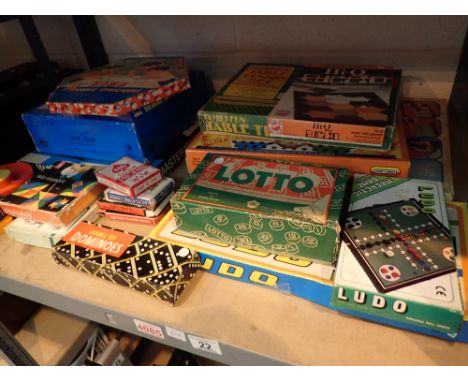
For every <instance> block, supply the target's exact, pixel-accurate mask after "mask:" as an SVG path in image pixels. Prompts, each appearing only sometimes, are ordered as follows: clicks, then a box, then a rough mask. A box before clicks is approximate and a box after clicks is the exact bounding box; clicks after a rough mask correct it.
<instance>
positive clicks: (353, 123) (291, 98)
mask: <svg viewBox="0 0 468 382" xmlns="http://www.w3.org/2000/svg"><path fill="white" fill-rule="evenodd" d="M314 71H318V72H317V73H318V74H317V73H315V74H316V76H315V77H314V78H313V73H314ZM327 71H330V72H333V73H331V74H330V73H328V74H327V73H325V72H327ZM322 72H324V74H325V75H321V74H320V73H322ZM337 72H339V73H338V74H337ZM400 73H401V72H400V71H399V70H393V69H387V68H364V67H359V68H356V67H353V68H351V67H348V68H344V67H340V68H337V67H328V68H314V67H307V66H294V65H275V64H253V63H249V64H246V65H245V66H244V67H243V68H242V69H241V70H240V71H239V72H238V73H237V74H236V75H235V76H234V77H233V78H232V79H231V80H230V81H229V82H228V83H227V84H226V85H225V86H224V87H223V88H222V89H221V90H220V91H219V92H218V93H217V94H216V95H215V96H214V97H212V98H211V100H210V101H209V102H208V103H207V104H206V105H205V106H204V107H203V108H202V109H201V110H200V112H199V114H198V115H199V120H200V128H201V129H202V130H203V131H204V132H210V133H213V134H239V135H244V136H246V139H247V137H248V136H257V137H276V138H279V139H293V140H297V141H302V142H304V141H308V142H315V143H318V144H327V145H336V146H346V147H361V148H369V149H375V150H388V149H389V147H390V146H391V143H392V136H393V133H394V127H395V110H396V97H397V93H398V89H399V83H400ZM304 78H305V79H306V80H304ZM330 81H332V82H330ZM315 82H316V83H315ZM343 82H346V85H345V88H343V86H340V85H339V84H340V83H343ZM351 88H352V89H351ZM303 93H307V94H309V97H312V98H314V99H315V101H314V102H313V104H308V105H302V104H303V103H304V102H300V100H301V99H302V98H301V97H298V95H299V94H303ZM317 99H318V100H317ZM301 105H302V106H301ZM301 107H302V108H301ZM304 107H306V108H307V110H308V112H305V113H304V110H303V109H304ZM314 107H315V108H316V109H317V110H315V112H314V113H315V114H313V115H312V116H310V117H309V114H310V112H311V110H313V109H314Z"/></svg>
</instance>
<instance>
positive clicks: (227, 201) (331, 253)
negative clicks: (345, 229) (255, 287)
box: [171, 154, 348, 264]
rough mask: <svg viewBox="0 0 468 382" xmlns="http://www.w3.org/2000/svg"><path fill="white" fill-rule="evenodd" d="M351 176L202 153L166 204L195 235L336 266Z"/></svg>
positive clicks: (344, 172) (182, 226) (180, 224)
mask: <svg viewBox="0 0 468 382" xmlns="http://www.w3.org/2000/svg"><path fill="white" fill-rule="evenodd" d="M347 182H348V170H345V169H336V168H325V167H318V166H308V165H301V164H296V163H286V162H273V161H266V160H256V159H249V158H241V157H233V156H228V155H214V154H208V155H206V156H205V157H204V158H203V160H202V162H201V163H200V165H199V166H198V167H197V168H196V169H195V171H194V172H193V173H192V174H191V175H190V176H189V178H188V179H187V181H186V182H185V183H184V184H183V185H182V186H181V188H180V189H179V190H178V192H177V193H176V194H175V195H174V197H173V198H172V200H171V205H172V210H173V212H174V216H175V220H176V224H177V227H178V228H179V229H180V230H182V231H185V232H187V233H191V234H192V235H195V236H197V237H201V238H207V239H212V240H215V241H219V242H222V243H228V244H232V245H241V246H243V247H247V248H250V249H253V250H258V251H263V252H267V253H272V254H275V255H283V256H284V255H287V256H294V257H298V258H303V259H306V260H313V261H315V262H318V263H322V264H333V263H334V262H335V259H336V254H337V250H338V246H339V237H340V231H341V228H340V225H339V220H340V217H341V212H342V209H343V205H344V204H345V203H344V200H345V199H346V188H347V187H346V186H347Z"/></svg>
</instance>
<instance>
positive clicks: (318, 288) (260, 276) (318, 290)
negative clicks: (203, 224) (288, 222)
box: [149, 212, 334, 308]
mask: <svg viewBox="0 0 468 382" xmlns="http://www.w3.org/2000/svg"><path fill="white" fill-rule="evenodd" d="M149 236H150V237H152V238H154V239H157V240H163V241H165V242H168V243H172V244H177V245H180V246H184V247H187V248H190V249H192V250H194V251H196V252H197V253H198V256H199V257H200V261H201V263H202V270H205V271H207V272H210V273H213V274H215V275H218V276H222V277H226V278H230V279H232V280H238V281H242V282H246V283H249V284H252V285H261V286H265V287H270V288H273V289H275V290H277V291H279V292H283V293H286V294H290V295H294V296H298V297H301V298H304V299H307V300H310V301H313V302H315V303H317V304H320V305H323V306H326V307H328V308H330V307H331V305H330V301H331V295H332V293H331V292H332V286H333V282H332V281H331V278H332V275H333V271H334V267H333V266H331V265H324V264H318V263H315V262H313V261H310V260H304V259H299V258H297V257H290V256H287V255H286V256H281V255H273V254H268V253H265V252H260V251H255V250H252V249H248V248H245V247H242V246H238V245H230V244H222V243H219V242H215V241H213V240H210V239H208V238H203V237H201V238H200V237H195V236H193V235H190V234H187V233H185V232H183V231H181V230H179V229H178V228H177V225H176V223H175V219H174V215H173V213H172V212H169V213H168V214H167V215H166V216H165V217H164V218H163V220H162V221H161V222H160V223H159V224H158V225H157V226H156V227H155V228H154V229H153V230H152V231H151V233H150V235H149Z"/></svg>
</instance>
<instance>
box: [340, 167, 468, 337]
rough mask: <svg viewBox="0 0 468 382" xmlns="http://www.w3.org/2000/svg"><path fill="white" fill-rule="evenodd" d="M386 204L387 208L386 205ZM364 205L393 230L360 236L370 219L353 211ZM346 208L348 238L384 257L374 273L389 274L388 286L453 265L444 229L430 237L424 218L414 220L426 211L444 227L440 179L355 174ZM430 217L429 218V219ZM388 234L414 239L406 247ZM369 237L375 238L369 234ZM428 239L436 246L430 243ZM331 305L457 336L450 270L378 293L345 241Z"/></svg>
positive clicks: (458, 304) (458, 315) (457, 303)
mask: <svg viewBox="0 0 468 382" xmlns="http://www.w3.org/2000/svg"><path fill="white" fill-rule="evenodd" d="M412 199H414V201H415V202H417V205H416V204H415V205H413V204H410V203H413V202H412V201H411V200H412ZM396 202H398V203H401V202H403V204H402V205H401V206H400V205H398V206H396ZM389 203H390V204H391V209H390V208H388V205H389ZM367 207H374V208H376V209H378V210H379V211H378V214H377V215H375V216H376V219H377V220H376V221H379V219H380V215H382V216H384V217H385V220H386V222H387V223H388V224H391V225H392V228H390V227H386V226H385V224H384V229H383V230H382V229H376V230H375V232H374V233H372V232H367V231H366V232H367V233H366V235H365V236H366V237H362V235H360V234H359V231H361V230H363V229H365V227H366V225H365V223H366V224H367V223H369V222H368V221H364V220H363V219H360V218H359V217H357V218H356V217H354V216H353V211H359V210H361V211H362V209H364V208H367ZM384 210H386V211H387V212H385V211H384ZM349 211H350V212H349V215H348V216H349V218H348V220H347V221H346V223H345V226H346V227H348V228H350V231H354V232H355V233H354V238H353V239H354V240H355V241H356V240H360V241H361V242H360V243H359V244H360V245H362V246H363V247H364V249H363V250H364V251H366V252H367V253H368V255H369V256H379V258H385V261H384V262H385V264H383V263H382V264H380V263H379V264H377V265H378V267H377V272H378V275H377V276H376V277H379V276H380V278H382V279H383V278H385V277H386V276H387V275H390V280H387V281H388V283H389V284H390V285H392V283H395V282H401V281H404V280H407V279H408V278H409V277H419V276H420V275H422V274H424V273H430V272H433V271H434V269H435V270H437V269H442V268H443V267H446V266H447V264H448V263H450V265H451V266H452V267H454V266H455V258H454V252H453V249H451V248H452V242H451V240H449V239H448V237H447V232H446V230H443V231H441V232H439V233H438V235H437V237H435V236H436V235H435V233H434V232H431V234H430V235H429V234H428V233H427V232H425V229H426V228H428V227H429V225H428V222H427V221H426V220H425V221H424V222H422V221H421V222H419V221H418V222H416V223H415V222H414V218H415V217H416V216H419V215H421V214H431V215H433V217H434V218H435V219H437V220H438V221H439V222H441V223H442V224H443V225H444V226H447V225H448V219H447V212H446V207H445V201H444V194H443V189H442V184H441V183H440V182H434V181H426V180H417V179H397V178H386V177H372V176H357V177H355V181H354V184H353V190H352V193H351V202H350V206H349ZM388 215H391V216H388ZM374 220H375V219H374ZM431 221H432V220H431V219H429V222H431ZM374 222H375V221H374ZM379 222H380V221H379ZM381 224H383V223H381ZM421 224H425V226H421ZM367 225H369V224H367ZM397 225H398V226H397ZM416 226H417V227H416ZM394 231H398V232H396V233H395V232H394ZM423 231H424V232H423ZM386 232H390V236H389V237H387V236H385V237H380V236H378V235H379V234H380V235H385V234H386ZM392 232H393V233H394V234H395V235H401V234H404V235H406V234H408V233H416V234H417V235H418V237H417V238H416V237H414V238H410V239H409V240H410V242H409V243H408V246H407V245H406V243H404V242H405V241H406V238H405V239H404V240H403V241H400V240H394V241H392V240H391V238H392V237H391V233H392ZM432 233H434V235H432ZM440 234H442V236H440ZM371 235H372V236H375V237H374V238H372V236H371ZM444 236H445V237H444ZM377 241H378V242H379V244H378V245H377V244H376V242H377ZM385 241H387V242H385ZM431 242H433V243H435V244H434V245H432V244H431ZM441 242H442V243H441ZM441 244H442V245H441ZM446 249H447V250H446ZM450 249H451V250H450ZM382 250H383V251H382ZM374 251H375V252H376V253H374ZM387 252H388V253H387ZM435 252H437V253H435ZM439 252H441V253H439ZM436 256H439V257H436ZM397 260H398V261H397ZM374 265H375V264H374ZM436 267H437V268H436ZM383 268H385V270H384V269H383ZM391 268H392V269H391ZM426 268H427V269H426ZM384 271H385V272H384ZM408 275H410V276H408ZM388 283H387V284H388ZM333 304H334V305H335V306H336V307H337V308H338V309H339V310H340V309H345V310H346V311H348V312H350V311H356V312H359V313H363V314H365V315H368V316H377V317H381V318H382V319H388V320H392V321H397V322H400V323H403V324H410V325H411V324H412V325H415V326H420V327H422V328H425V329H429V330H433V331H439V332H444V333H448V334H450V335H452V336H454V335H456V334H457V332H458V330H459V329H460V325H461V323H462V317H463V302H462V297H461V293H460V287H459V279H458V277H457V272H455V271H451V272H450V273H447V274H444V275H441V276H437V277H433V278H430V279H426V280H425V281H421V282H417V283H413V284H411V285H409V286H402V287H400V288H399V289H396V290H393V291H390V292H387V293H382V292H379V290H378V288H376V286H375V285H374V283H373V282H372V280H371V278H370V277H369V272H367V273H366V271H365V270H364V268H363V262H362V261H361V262H359V261H358V260H357V258H356V256H355V254H353V252H352V250H351V249H350V248H349V246H348V245H347V244H346V243H345V242H343V243H342V244H341V248H340V255H339V260H338V264H337V269H336V274H335V289H334V292H333Z"/></svg>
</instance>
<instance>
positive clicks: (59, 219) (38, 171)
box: [0, 156, 104, 227]
mask: <svg viewBox="0 0 468 382" xmlns="http://www.w3.org/2000/svg"><path fill="white" fill-rule="evenodd" d="M39 157H40V156H39ZM31 158H32V159H34V156H31ZM23 163H26V164H27V165H29V166H30V167H31V169H32V170H33V176H32V178H31V179H30V180H29V181H28V182H27V183H25V184H23V185H22V186H20V187H19V188H17V189H16V190H15V191H13V192H12V193H11V194H9V195H7V196H5V197H3V198H2V199H1V200H0V207H1V208H2V210H3V212H5V213H6V214H8V215H10V216H15V217H20V218H23V219H26V220H33V221H36V222H41V223H48V224H52V225H55V226H58V227H64V226H67V225H69V224H71V223H72V222H73V221H74V220H75V219H76V218H77V217H78V216H79V215H81V214H82V213H83V211H84V210H85V209H86V208H87V207H88V206H90V205H91V204H92V203H93V202H95V201H96V200H97V199H98V198H99V197H100V196H101V195H102V191H103V189H104V187H103V186H101V185H100V184H99V183H98V182H97V181H96V177H95V175H94V171H95V168H94V167H93V166H91V165H87V164H80V163H73V162H69V161H66V160H56V161H52V163H50V164H45V163H37V162H36V163H33V162H25V161H23Z"/></svg>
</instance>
